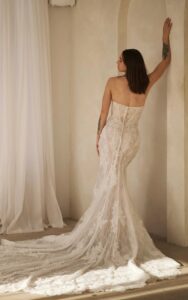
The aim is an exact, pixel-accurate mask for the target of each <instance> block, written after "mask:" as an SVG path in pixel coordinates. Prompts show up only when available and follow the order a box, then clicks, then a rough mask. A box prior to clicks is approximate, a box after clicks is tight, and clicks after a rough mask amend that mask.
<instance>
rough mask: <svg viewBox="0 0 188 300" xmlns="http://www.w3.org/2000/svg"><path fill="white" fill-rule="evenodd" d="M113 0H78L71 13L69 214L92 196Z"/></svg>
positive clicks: (112, 38)
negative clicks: (98, 124) (96, 143)
mask: <svg viewBox="0 0 188 300" xmlns="http://www.w3.org/2000/svg"><path fill="white" fill-rule="evenodd" d="M119 5H120V1H119V0H110V1H109V0H102V1H101V0H90V1H88V0H79V1H77V5H76V7H75V8H74V9H73V11H72V13H73V15H72V52H71V58H72V69H71V84H72V85H71V86H72V89H71V128H70V131H71V147H70V149H71V150H70V151H71V163H70V180H71V191H70V197H71V198H70V199H71V216H72V217H73V218H75V219H78V218H79V217H80V216H81V214H82V213H83V212H84V211H85V210H86V208H87V207H88V206H89V204H90V202H91V201H92V190H93V186H94V182H95V179H96V173H97V168H98V163H99V159H98V155H97V152H96V147H95V142H96V132H97V123H98V118H99V113H100V109H101V104H102V96H103V92H104V87H105V83H106V80H107V78H108V77H109V76H114V75H116V74H117V71H116V60H117V57H118V51H117V42H118V41H117V31H118V29H117V28H118V13H119Z"/></svg>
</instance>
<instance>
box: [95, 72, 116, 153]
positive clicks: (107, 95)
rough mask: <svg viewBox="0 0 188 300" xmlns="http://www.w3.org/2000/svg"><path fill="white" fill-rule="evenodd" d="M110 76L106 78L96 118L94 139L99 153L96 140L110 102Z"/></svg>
mask: <svg viewBox="0 0 188 300" xmlns="http://www.w3.org/2000/svg"><path fill="white" fill-rule="evenodd" d="M111 80H112V78H109V79H108V80H107V83H106V86H105V90H104V94H103V99H102V107H101V112H100V116H99V120H98V127H97V140H96V147H97V152H98V154H99V149H98V142H99V138H100V135H101V132H102V130H103V128H104V126H105V124H106V120H107V117H108V112H109V108H110V103H111V96H112V95H111V89H110V84H111Z"/></svg>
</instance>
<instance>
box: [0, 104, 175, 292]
mask: <svg viewBox="0 0 188 300" xmlns="http://www.w3.org/2000/svg"><path fill="white" fill-rule="evenodd" d="M142 111H143V106H141V107H128V106H126V105H123V104H119V103H117V102H114V101H112V103H111V114H110V116H109V118H108V120H107V122H106V125H105V127H104V128H103V131H102V134H101V137H100V140H99V152H100V156H99V157H100V159H99V168H98V173H97V178H96V183H95V186H94V189H93V196H92V197H93V199H92V202H91V204H90V206H89V207H88V209H87V210H86V211H85V213H84V214H83V216H82V217H81V218H80V220H79V221H78V223H77V224H76V226H75V228H74V229H73V230H72V231H71V232H68V233H64V234H61V235H58V236H55V235H51V236H46V237H43V238H40V239H37V240H29V241H20V242H18V241H17V242H11V241H8V240H6V239H2V240H1V246H0V293H1V294H3V293H6V292H16V291H21V290H22V291H26V292H29V293H35V294H43V295H58V294H77V293H82V292H85V291H93V292H96V291H125V290H127V289H129V288H138V287H142V286H144V285H145V284H146V281H147V280H149V279H150V280H152V278H153V279H156V278H160V279H163V278H172V277H175V276H177V275H179V274H181V271H180V266H181V264H180V263H178V262H177V261H175V260H174V259H172V258H170V257H167V256H165V255H164V254H163V253H162V252H161V251H160V250H159V249H158V248H156V246H155V245H154V243H153V241H152V239H151V238H150V235H149V234H148V232H147V231H146V229H145V227H144V224H143V222H142V220H141V219H140V217H139V215H138V214H137V212H136V209H135V208H134V206H133V203H132V202H131V200H130V198H129V194H128V190H127V186H126V167H127V166H128V164H129V163H130V162H131V160H132V159H133V158H134V157H135V155H136V153H137V151H138V149H139V143H140V137H139V131H138V122H139V119H140V116H141V114H142Z"/></svg>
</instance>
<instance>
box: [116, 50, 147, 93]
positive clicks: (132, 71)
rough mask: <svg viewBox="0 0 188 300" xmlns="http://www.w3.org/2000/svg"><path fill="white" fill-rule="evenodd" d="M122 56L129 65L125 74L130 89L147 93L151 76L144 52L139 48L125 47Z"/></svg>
mask: <svg viewBox="0 0 188 300" xmlns="http://www.w3.org/2000/svg"><path fill="white" fill-rule="evenodd" d="M122 58H123V62H124V64H125V65H126V67H127V70H126V74H125V76H126V78H127V80H128V84H129V88H130V90H131V91H132V92H133V93H136V94H143V93H145V91H146V89H147V87H148V84H149V77H148V75H147V71H146V66H145V63H144V59H143V57H142V54H141V53H140V52H139V51H138V50H137V49H125V50H124V51H123V52H122Z"/></svg>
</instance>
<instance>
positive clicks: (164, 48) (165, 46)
mask: <svg viewBox="0 0 188 300" xmlns="http://www.w3.org/2000/svg"><path fill="white" fill-rule="evenodd" d="M168 53H169V45H168V44H165V43H163V51H162V57H163V59H165V58H166V57H167V55H168Z"/></svg>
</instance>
